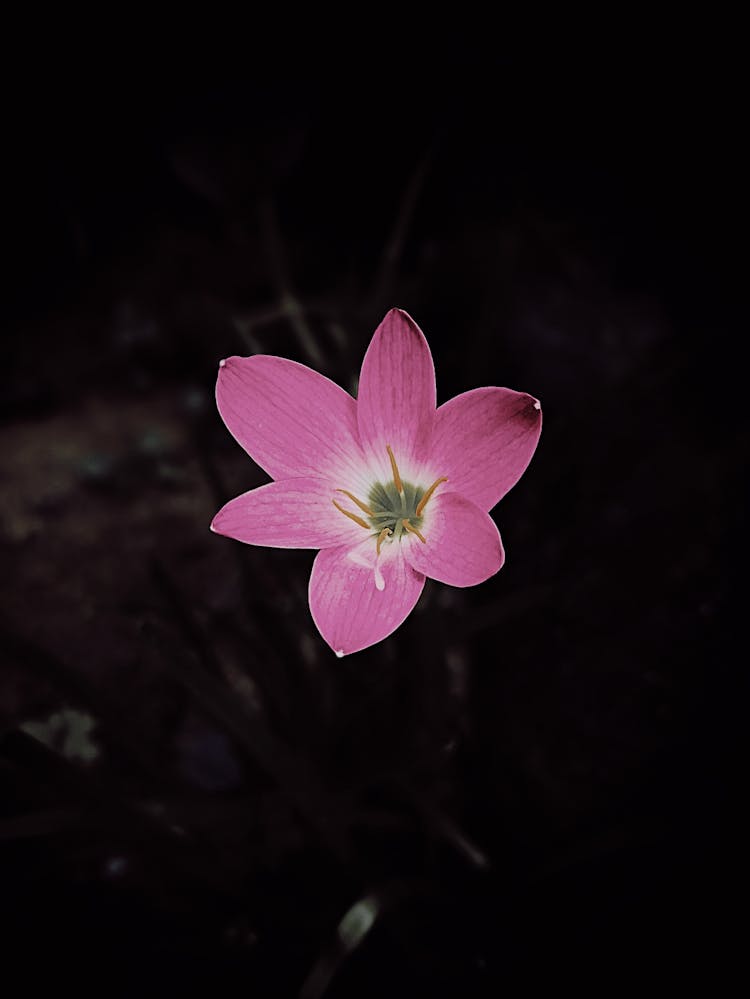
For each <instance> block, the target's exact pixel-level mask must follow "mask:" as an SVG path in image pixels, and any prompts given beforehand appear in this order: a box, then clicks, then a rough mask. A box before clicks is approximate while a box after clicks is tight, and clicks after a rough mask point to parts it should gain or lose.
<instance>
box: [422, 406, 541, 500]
mask: <svg viewBox="0 0 750 999" xmlns="http://www.w3.org/2000/svg"><path fill="white" fill-rule="evenodd" d="M541 432H542V410H541V406H540V405H539V403H538V402H537V400H536V399H534V397H533V396H530V395H527V394H526V393H525V392H513V391H512V390H511V389H507V388H478V389H473V390H472V391H471V392H464V393H463V395H457V396H456V397H455V398H453V399H451V400H449V401H448V402H446V403H445V404H444V405H442V406H441V407H440V408H439V409H438V411H437V418H436V420H435V432H434V434H433V437H432V445H431V448H430V463H431V465H432V466H433V467H434V468H435V470H436V471H435V474H436V475H445V476H447V477H448V481H449V483H450V485H449V488H450V490H451V492H454V491H455V492H458V493H461V494H462V495H463V496H465V497H466V498H467V499H470V500H471V501H472V503H476V505H477V506H478V507H481V509H482V510H491V509H492V507H493V506H494V505H495V504H496V503H497V502H498V500H499V499H501V498H502V497H503V496H504V495H505V494H506V493H507V492H508V490H509V489H510V488H511V487H512V486H514V485H515V484H516V482H518V480H519V479H520V478H521V475H522V474H523V472H524V470H525V468H526V466H527V465H528V463H529V462H530V461H531V456H532V455H533V454H534V451H535V449H536V446H537V443H538V441H539V435H540V433H541Z"/></svg>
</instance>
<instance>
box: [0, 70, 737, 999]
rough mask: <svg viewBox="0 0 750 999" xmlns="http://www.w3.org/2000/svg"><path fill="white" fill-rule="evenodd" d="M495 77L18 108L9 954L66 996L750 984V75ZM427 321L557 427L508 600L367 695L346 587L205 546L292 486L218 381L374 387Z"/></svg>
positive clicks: (289, 561) (9, 603) (97, 90)
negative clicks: (218, 398) (747, 156)
mask: <svg viewBox="0 0 750 999" xmlns="http://www.w3.org/2000/svg"><path fill="white" fill-rule="evenodd" d="M105 62H106V60H105ZM483 65H484V69H483V70H482V71H478V70H477V69H476V62H475V60H474V59H473V58H472V57H471V54H468V55H466V56H465V58H459V57H456V56H455V55H454V57H453V58H452V60H451V61H450V62H448V63H444V62H436V63H435V64H433V65H432V66H430V67H427V68H426V69H425V70H421V69H420V70H417V69H415V68H414V67H413V66H412V67H410V68H409V69H406V68H405V67H404V66H401V68H400V70H399V71H398V72H396V71H394V70H393V68H392V67H390V68H389V69H388V70H387V71H386V65H385V60H384V61H383V62H382V63H378V64H377V65H373V66H372V67H368V66H367V65H365V66H362V67H359V71H357V68H356V67H355V65H354V61H350V62H349V63H348V64H347V65H346V66H343V67H341V69H340V72H339V73H338V74H334V75H332V76H331V78H330V79H323V78H322V77H321V75H320V74H315V73H310V74H304V73H300V74H298V75H296V76H295V77H293V78H292V77H290V75H289V72H288V70H287V67H286V65H283V66H282V65H280V64H277V65H271V66H269V67H268V68H267V69H266V70H264V71H263V72H257V73H256V75H255V77H254V78H253V77H251V76H250V75H247V74H239V73H234V74H233V73H231V72H222V73H215V72H213V71H208V69H207V68H206V67H200V66H199V67H196V68H194V69H193V70H191V71H188V70H186V69H185V68H183V69H181V70H179V71H174V72H171V71H170V72H167V71H166V69H165V70H164V71H163V72H159V71H158V70H155V69H154V68H153V67H149V69H148V70H146V69H143V68H142V67H140V66H139V65H138V63H137V61H135V62H132V61H131V62H129V63H128V64H127V66H126V65H125V64H118V65H115V66H112V67H109V71H108V72H102V67H98V68H97V71H96V72H93V71H92V72H90V73H87V72H86V71H85V70H81V69H80V67H79V72H76V73H73V72H72V71H71V72H63V73H52V72H49V73H47V74H44V73H42V74H31V75H29V76H28V77H26V78H24V79H23V81H22V82H21V83H20V84H19V85H18V87H19V89H18V91H17V95H16V98H15V99H14V100H13V101H12V109H11V110H10V112H9V118H7V119H6V133H7V135H9V136H10V138H11V140H12V141H11V142H10V143H9V145H8V152H7V154H6V156H7V160H8V163H7V164H6V165H9V166H10V167H11V175H10V179H8V180H7V181H6V183H5V186H4V190H3V195H2V196H3V199H4V206H3V210H4V216H5V245H6V249H9V250H10V254H9V255H10V257H11V264H10V268H9V269H8V270H7V274H9V276H10V282H9V294H8V296H7V297H6V299H5V304H4V306H3V311H4V321H3V329H4V340H3V365H2V376H1V377H2V410H1V416H2V423H1V424H0V437H1V438H2V454H3V460H2V467H1V468H0V484H1V487H2V494H1V497H2V498H1V506H0V516H1V520H0V549H1V552H2V554H1V557H2V565H3V569H4V571H3V573H2V597H1V600H2V602H1V605H0V607H1V609H0V631H1V634H0V649H1V654H2V659H1V660H0V669H1V670H2V673H1V676H2V688H1V691H2V696H1V697H0V878H1V879H2V889H1V891H2V895H1V897H0V903H1V904H2V911H3V914H4V917H5V919H6V921H7V928H6V929H4V930H3V936H2V944H1V945H0V946H2V947H4V949H5V957H4V959H3V962H4V967H5V968H6V969H8V968H9V967H10V966H11V965H14V964H16V963H17V967H18V970H19V971H20V974H21V976H22V978H21V979H20V981H21V982H22V983H23V993H24V994H29V989H32V990H33V989H34V988H36V987H39V988H41V985H42V982H43V980H45V979H46V978H47V976H50V978H51V979H52V980H53V981H54V982H56V983H57V985H58V986H63V985H65V986H66V987H67V986H72V987H74V989H75V990H76V991H77V992H78V993H79V994H83V995H88V994H91V995H106V996H113V997H115V996H117V997H119V996H135V995H138V996H151V995H162V994H169V995H172V994H174V995H182V996H192V995H201V996H205V995H215V996H222V997H223V996H228V997H229V996H250V995H258V996H266V995H267V996H277V995H278V996H295V995H298V994H300V992H301V990H302V994H303V995H304V996H306V997H308V999H309V997H312V996H322V995H326V996H331V997H334V996H335V997H346V996H357V997H358V999H361V997H366V996H383V995H402V994H404V995H442V994H446V995H456V996H459V995H460V996H474V995H494V994H503V991H504V990H505V991H506V992H507V990H508V988H509V987H510V988H514V987H515V983H518V982H522V983H524V987H525V988H528V989H530V990H531V991H533V990H534V989H535V988H536V987H542V986H543V985H545V984H546V983H548V982H554V983H556V985H557V986H559V987H571V986H572V987H582V986H583V985H584V984H592V985H593V986H594V987H596V988H597V990H598V992H599V994H604V995H609V994H612V993H613V992H614V991H616V989H617V987H619V986H620V985H621V984H623V982H625V981H630V980H633V981H635V982H640V983H642V982H644V981H647V982H648V983H650V985H656V984H658V983H663V984H664V985H665V986H666V987H669V986H670V985H675V984H676V983H678V982H682V981H692V982H695V981H696V980H698V978H699V976H706V977H707V980H710V981H711V982H712V983H713V986H714V987H716V983H717V980H718V977H720V976H721V975H722V974H724V973H727V972H728V971H730V970H731V969H732V968H733V967H734V966H735V963H736V962H737V961H738V960H739V957H740V955H741V949H742V947H744V946H745V943H744V934H743V932H742V929H741V926H742V920H741V918H740V917H738V916H737V915H736V913H735V908H736V907H737V906H741V905H742V900H743V899H744V898H746V897H747V896H746V893H745V887H744V884H745V882H744V854H745V846H744V843H745V842H746V839H745V836H746V828H745V827H744V826H743V825H742V824H741V822H740V811H741V810H740V804H741V795H740V793H739V792H740V790H743V791H744V784H745V762H744V750H745V736H746V721H745V716H746V710H747V699H746V686H745V681H744V675H745V670H744V662H743V656H742V651H741V645H738V644H737V642H738V634H739V630H738V629H735V627H734V622H735V621H736V620H738V619H739V620H741V619H742V618H741V616H742V614H743V612H744V596H743V586H742V583H743V579H744V566H745V564H746V560H745V552H746V541H745V537H744V517H743V515H744V510H745V502H746V481H745V478H744V477H745V474H746V473H745V468H746V457H747V442H748V437H747V421H746V416H745V406H744V401H745V388H744V369H743V364H742V362H743V359H744V353H743V340H744V336H745V335H746V330H747V326H746V316H745V304H744V298H743V293H744V289H743V285H744V284H745V283H746V281H745V278H744V267H745V264H744V260H743V251H744V247H743V245H742V241H743V240H744V238H745V236H746V232H747V226H746V213H745V201H744V195H745V190H744V189H745V185H746V179H745V176H746V171H745V165H744V163H742V162H741V160H740V155H739V153H740V138H741V130H742V127H743V126H742V116H741V114H740V110H739V99H738V95H739V88H740V83H741V78H740V73H739V72H738V71H737V70H736V69H735V68H734V66H733V64H732V60H731V58H727V59H726V60H722V61H721V65H719V64H718V62H717V64H712V65H711V66H710V67H709V66H708V65H706V64H705V62H702V61H701V60H700V59H696V60H692V61H691V62H690V63H689V64H687V63H686V64H685V65H678V64H677V63H676V62H672V63H670V64H662V63H653V64H652V65H650V66H649V67H648V69H646V68H644V66H643V65H642V63H641V62H639V61H638V60H623V61H622V62H621V63H618V64H617V65H612V64H611V63H610V62H609V61H608V60H606V59H603V60H602V61H601V62H600V64H598V65H596V66H594V65H590V66H585V67H584V66H582V65H580V64H579V63H577V62H574V61H573V60H571V61H570V62H569V63H566V62H565V61H558V62H557V63H554V64H551V63H549V62H548V61H547V60H542V59H539V60H537V61H534V60H530V61H523V62H522V61H520V60H519V61H514V60H495V61H490V62H486V63H483ZM126 69H127V71H126ZM366 79H367V80H368V81H369V82H365V80H366ZM391 306H400V307H402V308H405V309H407V310H408V311H409V312H410V313H411V314H412V315H413V316H414V318H415V319H416V320H417V322H418V323H419V324H420V325H421V327H422V328H423V330H424V331H425V333H426V335H427V337H428V339H429V341H430V345H431V347H432V351H433V355H434V358H435V363H436V368H437V377H438V401H439V402H440V401H444V400H446V399H447V398H449V397H451V396H452V395H454V394H456V393H458V392H461V391H465V390H467V389H470V388H473V387H475V386H477V385H483V384H499V385H508V386H510V387H512V388H516V389H520V390H524V391H528V392H530V393H532V394H533V395H535V396H537V397H539V398H540V399H541V400H542V404H543V408H544V417H545V425H544V430H543V433H542V439H541V442H540V446H539V449H538V451H537V454H536V456H535V458H534V460H533V461H532V464H531V466H530V467H529V469H528V471H527V473H526V474H525V475H524V477H523V478H522V480H521V481H520V483H519V484H518V485H517V486H516V487H515V489H514V490H513V491H512V492H511V494H510V495H509V496H508V497H507V498H506V499H504V500H503V501H502V502H501V504H500V505H499V506H498V507H497V508H496V510H495V511H494V516H495V518H496V520H497V522H498V524H499V526H500V529H501V532H502V534H503V539H504V543H505V547H506V551H507V564H506V566H505V567H504V568H503V570H502V572H501V573H500V574H499V575H498V576H496V577H494V578H493V579H491V580H490V581H489V582H487V583H485V584H483V585H482V586H480V587H477V588H474V589H470V590H456V589H450V588H447V587H443V586H441V585H439V584H435V583H428V585H427V587H426V590H425V593H424V595H423V597H422V599H421V601H420V603H419V605H418V608H417V609H416V611H415V612H414V613H413V614H412V615H411V617H410V618H409V619H408V620H407V622H406V623H405V624H404V625H403V626H402V627H401V628H400V629H399V630H398V631H397V632H396V633H395V634H394V635H393V636H392V637H390V638H389V639H387V640H386V641H385V642H384V643H382V644H380V645H378V646H376V647H374V648H372V649H369V650H367V651H365V652H363V653H360V654H357V655H354V656H352V657H350V658H346V659H344V660H341V661H339V660H337V659H335V658H334V657H333V655H332V654H331V652H330V650H329V649H328V648H327V646H326V645H325V643H324V642H323V641H322V639H321V638H320V637H319V635H318V634H317V632H316V630H315V628H314V625H313V623H312V620H311V618H310V615H309V610H308V606H307V598H306V590H307V578H308V574H309V568H310V565H311V563H312V558H313V554H312V553H310V552H288V551H276V550H270V549H268V550H267V549H254V548H249V547H245V546H242V545H240V544H238V543H235V542H231V541H228V540H225V539H223V538H219V537H216V536H213V535H211V534H210V533H209V532H208V524H209V523H210V520H211V518H212V516H213V514H214V513H215V511H216V510H217V509H218V507H219V506H220V505H221V504H222V503H223V502H225V501H226V500H227V499H229V498H231V497H232V496H234V495H236V494H237V493H239V492H241V491H244V490H245V489H249V488H251V487H253V486H255V485H259V484H261V483H262V482H263V481H265V477H264V475H263V473H261V472H260V470H259V469H257V468H256V467H255V466H254V465H253V463H252V462H251V461H250V460H249V459H248V458H247V456H246V455H244V453H243V452H242V451H241V449H240V448H239V447H238V446H237V445H236V444H235V442H234V441H233V440H232V439H231V437H230V435H229V434H228V432H227V431H226V429H225V428H224V426H223V424H222V423H221V420H220V419H219V417H218V415H217V413H216V410H215V406H214V402H213V386H214V380H215V375H216V370H217V363H218V361H219V359H220V358H222V357H224V356H226V355H228V354H233V353H240V354H249V353H252V352H267V353H274V354H279V355H282V356H286V357H291V358H294V359H296V360H299V361H302V362H304V363H307V364H310V365H311V366H313V367H315V368H317V369H319V370H321V371H323V372H324V373H326V374H327V375H329V376H330V377H332V378H333V379H334V380H336V381H338V382H339V383H340V384H342V385H344V386H345V387H347V388H348V389H350V390H353V389H354V385H355V383H354V379H355V377H356V374H357V372H358V369H359V364H360V361H361V358H362V355H363V352H364V349H365V347H366V345H367V343H368V342H369V338H370V336H371V334H372V331H373V330H374V328H375V326H376V325H377V323H378V322H379V320H380V319H381V318H382V315H383V314H384V312H385V311H386V310H387V309H388V308H390V307H391ZM357 906H359V907H358V908H357ZM353 907H354V909H353V911H350V910H352V908H353ZM347 913H349V915H347ZM363 914H364V916H365V917H367V916H368V915H369V916H370V917H372V916H373V915H374V920H373V921H372V925H371V926H370V927H369V929H368V926H367V923H368V919H367V918H365V919H364V921H363V919H362V916H363ZM342 921H343V922H342ZM337 927H338V929H337ZM337 940H338V942H337ZM6 974H8V975H9V974H10V971H7V972H6ZM9 982H10V979H8V982H6V983H5V986H6V987H5V988H4V989H3V991H4V993H5V994H15V993H14V992H13V988H12V987H11V986H10V984H9ZM19 994H21V993H20V992H19ZM510 994H517V993H515V992H511V993H510Z"/></svg>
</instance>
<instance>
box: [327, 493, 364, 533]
mask: <svg viewBox="0 0 750 999" xmlns="http://www.w3.org/2000/svg"><path fill="white" fill-rule="evenodd" d="M331 503H333V505H334V506H335V507H336V509H337V510H340V511H341V512H342V513H343V514H344V516H345V517H348V518H349V519H350V520H353V521H354V523H355V524H359V526H360V527H364V529H365V530H366V531H369V530H370V525H369V524H368V523H366V522H365V521H364V520H362V518H361V517H358V516H357V515H356V513H350V511H349V510H345V509H344V508H343V506H339V504H338V503H337V502H336V500H331Z"/></svg>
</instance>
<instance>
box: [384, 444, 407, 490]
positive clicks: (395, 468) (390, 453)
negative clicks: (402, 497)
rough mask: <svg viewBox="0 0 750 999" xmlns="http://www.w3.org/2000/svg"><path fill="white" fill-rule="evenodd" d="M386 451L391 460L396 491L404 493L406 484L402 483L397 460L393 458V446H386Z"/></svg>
mask: <svg viewBox="0 0 750 999" xmlns="http://www.w3.org/2000/svg"><path fill="white" fill-rule="evenodd" d="M385 449H386V451H387V452H388V457H389V458H390V459H391V469H392V470H393V482H394V484H395V486H396V489H397V490H398V491H399V492H400V493H402V492H403V491H404V484H403V482H402V481H401V476H400V475H399V474H398V465H397V464H396V459H395V458H394V457H393V451H391V445H390V444H386V446H385Z"/></svg>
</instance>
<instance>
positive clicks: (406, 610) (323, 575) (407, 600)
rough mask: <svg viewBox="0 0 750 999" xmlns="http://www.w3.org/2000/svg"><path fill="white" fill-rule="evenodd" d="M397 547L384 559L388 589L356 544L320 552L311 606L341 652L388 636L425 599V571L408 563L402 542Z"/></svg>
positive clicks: (321, 628)
mask: <svg viewBox="0 0 750 999" xmlns="http://www.w3.org/2000/svg"><path fill="white" fill-rule="evenodd" d="M392 547H393V552H392V555H391V557H389V558H387V559H384V560H382V561H381V569H380V571H381V574H382V580H381V582H384V583H385V586H384V587H383V589H378V588H377V586H376V583H375V573H374V572H373V570H372V568H370V567H369V566H368V565H367V562H366V560H365V559H360V558H358V557H357V553H356V550H355V551H354V552H353V551H352V549H351V548H347V547H340V548H328V549H326V550H325V551H322V552H318V555H317V556H316V558H315V562H314V564H313V569H312V575H311V576H310V612H311V613H312V616H313V620H314V621H315V624H316V626H317V628H318V631H319V632H320V634H321V635H322V636H323V638H324V639H325V640H326V642H328V644H329V645H330V646H331V648H332V649H333V651H334V652H335V653H336V655H349V654H350V653H352V652H359V651H360V650H361V649H366V648H368V646H370V645H374V644H375V643H376V642H380V641H382V640H383V639H384V638H387V637H388V635H390V634H391V632H392V631H395V630H396V628H398V626H399V625H400V624H402V623H403V621H404V620H405V619H406V618H407V617H408V615H409V614H410V613H411V611H412V610H413V608H414V605H415V604H416V602H417V600H419V596H420V594H421V592H422V588H423V587H424V576H423V575H421V574H420V573H418V572H415V571H414V570H413V569H412V568H411V566H409V565H407V563H406V562H405V561H404V558H403V555H402V552H401V550H400V546H399V545H393V546H392ZM352 555H354V558H352V557H350V556H352ZM355 559H356V561H355Z"/></svg>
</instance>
